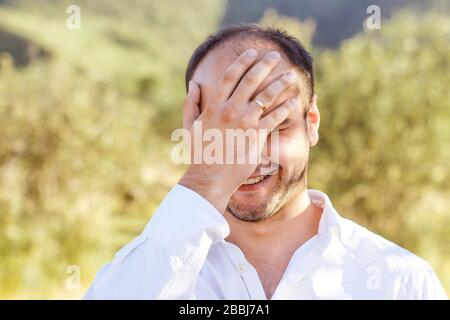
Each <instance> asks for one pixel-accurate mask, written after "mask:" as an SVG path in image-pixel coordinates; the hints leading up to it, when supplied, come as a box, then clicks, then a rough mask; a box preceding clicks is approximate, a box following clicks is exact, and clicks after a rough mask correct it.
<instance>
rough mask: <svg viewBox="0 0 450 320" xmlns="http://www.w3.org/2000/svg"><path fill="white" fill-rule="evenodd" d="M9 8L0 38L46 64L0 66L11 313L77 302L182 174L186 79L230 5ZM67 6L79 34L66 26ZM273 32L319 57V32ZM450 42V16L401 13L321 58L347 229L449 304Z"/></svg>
mask: <svg viewBox="0 0 450 320" xmlns="http://www.w3.org/2000/svg"><path fill="white" fill-rule="evenodd" d="M6 3H9V5H7V6H0V29H1V28H4V29H6V30H8V32H11V33H14V34H17V35H20V36H22V37H24V38H26V39H30V40H32V41H33V42H34V43H36V44H38V45H39V46H41V47H42V48H43V49H45V51H46V52H49V53H50V55H49V56H48V57H47V58H45V59H39V60H36V61H35V62H33V63H31V64H30V65H29V66H27V67H24V68H20V69H17V68H15V67H14V65H13V62H12V59H11V56H10V55H5V54H3V55H2V56H1V58H0V128H1V129H0V234H1V238H0V298H13V297H20V298H28V297H38V298H79V297H81V296H82V294H83V292H84V290H85V288H86V286H88V285H89V284H90V282H91V281H92V280H93V277H94V275H95V272H96V271H97V270H98V268H99V267H100V266H101V265H102V264H103V263H105V262H107V261H109V260H110V259H111V258H112V255H113V253H114V252H115V251H116V250H117V249H118V248H120V247H121V246H123V245H124V244H125V243H126V242H127V241H129V240H130V239H131V238H133V237H134V236H135V235H136V234H137V233H139V232H140V231H141V230H142V228H143V227H144V225H145V223H146V222H147V221H148V219H149V218H150V217H151V214H152V212H153V211H154V210H155V208H156V207H157V206H158V204H159V202H160V201H161V199H162V198H163V197H164V195H165V193H166V192H167V190H168V189H169V188H170V187H171V186H172V185H173V184H174V183H176V181H177V178H178V177H179V176H180V175H181V173H182V171H183V168H182V167H176V166H174V165H172V164H171V162H170V160H169V159H170V158H169V154H170V148H171V146H172V145H171V144H170V132H171V130H172V129H173V128H175V127H177V126H179V125H180V124H181V107H180V106H181V101H182V99H183V96H184V92H185V89H184V80H183V72H184V68H185V66H186V62H187V59H188V58H189V56H190V54H191V52H192V50H193V49H194V48H195V47H196V45H197V44H198V43H199V42H200V41H201V40H202V39H203V38H204V37H205V36H206V35H207V34H208V33H210V32H212V31H214V30H216V29H217V28H218V26H219V25H220V19H221V17H222V16H223V13H224V8H225V3H224V1H221V0H215V1H210V0H201V1H195V2H192V1H185V0H183V1H177V0H169V1H164V2H160V1H144V0H134V1H127V2H125V1H123V2H122V1H114V2H112V1H108V2H107V3H108V5H105V2H104V1H101V0H89V1H87V0H83V1H81V0H80V1H54V0H40V1H36V2H33V3H30V2H29V1H17V0H15V1H12V0H10V1H6ZM68 4H79V5H80V7H81V8H82V29H81V30H74V31H70V30H68V29H67V28H66V27H65V22H66V18H67V15H66V13H65V9H66V7H67V5H68ZM261 23H263V24H268V25H272V26H282V27H284V28H286V29H287V30H289V31H290V32H292V33H293V34H294V35H296V36H297V37H299V38H300V39H301V40H302V41H303V42H304V43H305V44H306V45H307V46H308V47H309V48H311V43H312V38H313V34H314V28H315V24H314V22H313V21H312V20H306V21H303V22H299V21H298V20H296V19H293V18H287V17H283V16H279V15H278V14H277V13H276V12H275V11H273V10H272V11H270V10H269V11H266V14H265V15H264V17H263V18H262V20H261ZM449 38H450V18H448V17H447V16H445V15H441V14H438V13H435V12H428V13H426V14H423V15H417V14H413V13H411V12H408V11H405V12H402V13H399V14H397V15H394V16H393V18H392V19H391V20H390V21H389V22H387V23H383V25H382V29H381V30H366V31H363V32H361V33H360V34H358V35H356V36H355V37H353V38H352V39H349V40H347V41H345V42H344V43H342V45H341V46H340V47H339V48H338V49H336V50H327V49H321V50H318V49H314V48H311V49H312V50H313V55H314V57H315V59H316V61H315V67H316V79H317V80H316V83H317V92H318V94H319V108H320V110H321V115H322V125H321V128H320V134H321V140H320V142H319V145H318V146H317V147H315V148H314V149H313V151H312V159H311V167H310V178H309V181H310V184H311V187H314V188H318V189H321V190H323V191H325V192H327V193H328V194H329V195H330V197H331V199H332V200H333V202H334V203H335V206H336V207H337V209H338V210H339V211H340V212H341V213H342V214H343V215H344V216H347V217H350V218H352V219H354V220H356V221H357V222H359V223H361V224H363V225H365V226H367V227H368V228H369V229H371V230H373V231H375V232H378V233H381V234H382V235H384V236H385V237H387V238H388V239H390V240H393V241H394V242H397V243H400V244H401V245H403V246H405V247H406V248H407V249H409V250H411V251H413V252H414V253H416V254H418V255H420V256H422V257H424V258H425V259H427V260H428V261H429V262H430V263H431V265H432V266H433V267H434V269H435V270H436V271H437V273H438V275H439V276H440V279H441V281H442V282H443V283H444V284H445V286H446V289H447V292H450V250H449V246H448V243H449V235H450V214H449V213H448V211H447V210H446V208H447V207H448V206H449V204H450V203H449V202H450V201H449V199H450V198H449V195H450V185H449V182H448V181H449V167H448V163H449V162H450V149H449V148H448V146H449V142H450V141H449V137H450V132H449V130H450V126H449V124H450V114H449V112H450V105H449V104H450V97H449V91H448V83H450V81H449V80H450V73H449V72H448V71H449V63H450V56H449V52H450V50H449V49H450V48H449V41H448V39H449ZM0 41H1V39H0ZM70 265H77V266H79V267H80V270H81V287H80V288H79V289H72V290H71V289H70V288H68V286H67V284H66V281H67V278H68V274H67V267H68V266H70Z"/></svg>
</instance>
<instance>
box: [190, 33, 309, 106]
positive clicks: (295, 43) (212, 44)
mask: <svg viewBox="0 0 450 320" xmlns="http://www.w3.org/2000/svg"><path fill="white" fill-rule="evenodd" d="M237 37H242V38H253V39H259V40H264V41H267V42H270V43H272V44H274V45H276V46H277V47H278V48H279V49H280V50H281V51H282V52H283V53H284V54H285V55H286V56H287V57H288V59H289V61H290V62H291V63H292V64H293V65H295V66H296V67H298V68H299V69H300V70H301V71H302V72H303V73H304V75H305V78H306V83H307V86H308V87H309V88H308V91H309V92H308V94H307V96H308V100H311V98H312V96H313V95H314V75H313V58H312V57H311V54H310V53H309V52H308V51H307V50H306V49H305V47H304V46H303V45H302V44H301V42H300V41H299V40H298V39H297V38H295V37H293V36H291V35H289V34H288V33H287V32H286V31H284V30H281V29H275V28H270V27H262V26H260V25H257V24H240V25H235V26H231V27H228V28H225V29H222V30H219V31H218V32H216V33H214V34H212V35H210V36H209V37H208V38H207V39H206V40H205V41H203V42H202V43H201V44H200V45H199V46H198V47H197V49H195V51H194V53H193V54H192V56H191V58H190V59H189V63H188V66H187V69H186V73H185V84H186V90H187V88H188V83H189V81H190V80H191V79H192V76H193V75H194V72H195V69H196V68H197V67H198V65H199V64H200V62H201V61H202V59H203V58H204V57H205V56H206V54H207V53H208V52H210V51H211V50H212V49H214V48H216V47H217V46H218V45H219V44H222V43H224V42H226V41H228V40H231V39H234V38H237Z"/></svg>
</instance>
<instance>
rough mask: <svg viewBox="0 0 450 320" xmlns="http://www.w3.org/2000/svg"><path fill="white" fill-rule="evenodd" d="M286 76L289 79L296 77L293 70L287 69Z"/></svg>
mask: <svg viewBox="0 0 450 320" xmlns="http://www.w3.org/2000/svg"><path fill="white" fill-rule="evenodd" d="M286 77H287V78H288V79H289V80H295V79H297V75H296V74H295V72H294V71H289V72H288V73H286Z"/></svg>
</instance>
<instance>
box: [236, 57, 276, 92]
mask: <svg viewBox="0 0 450 320" xmlns="http://www.w3.org/2000/svg"><path fill="white" fill-rule="evenodd" d="M280 59H281V57H280V54H279V53H278V52H276V51H272V52H269V53H268V54H266V55H265V56H264V57H263V58H262V59H261V61H259V62H258V63H256V64H255V65H254V66H253V67H252V68H251V69H250V70H249V71H248V72H247V73H246V74H245V75H244V76H243V77H242V80H241V81H240V82H239V84H238V86H237V88H236V90H235V91H234V93H233V96H232V98H233V99H239V100H240V101H248V100H250V97H251V96H253V94H254V93H255V91H256V90H257V89H258V87H259V86H260V85H261V83H262V82H263V81H264V79H266V78H267V76H268V75H269V74H270V72H271V71H272V70H273V68H275V66H276V65H277V64H278V62H279V61H280Z"/></svg>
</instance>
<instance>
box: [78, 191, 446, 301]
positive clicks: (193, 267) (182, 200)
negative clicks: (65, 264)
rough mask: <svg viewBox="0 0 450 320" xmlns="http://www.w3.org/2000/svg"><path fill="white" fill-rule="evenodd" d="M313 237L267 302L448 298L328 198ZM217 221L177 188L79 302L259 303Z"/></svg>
mask: <svg viewBox="0 0 450 320" xmlns="http://www.w3.org/2000/svg"><path fill="white" fill-rule="evenodd" d="M308 192H309V196H310V198H311V200H312V201H313V202H314V203H315V204H316V205H319V206H321V207H322V208H323V213H322V217H321V220H320V224H319V230H318V234H317V235H315V236H314V237H313V238H311V239H310V240H308V241H307V242H306V243H305V244H303V245H302V246H301V247H299V248H298V249H297V250H296V251H295V253H294V254H293V256H292V258H291V260H290V262H289V265H288V267H287V269H286V271H285V273H284V275H283V277H282V279H281V281H280V283H279V285H278V287H277V288H276V290H275V292H274V294H273V296H272V299H447V297H446V294H445V292H444V290H443V288H442V286H441V284H440V283H439V280H438V279H437V277H436V275H435V274H434V272H433V270H432V269H431V268H430V266H429V265H428V263H427V262H425V261H424V260H422V259H421V258H419V257H417V256H415V255H413V254H412V253H410V252H408V251H407V250H405V249H402V248H400V247H399V246H397V245H395V244H394V243H392V242H389V241H387V240H385V239H383V238H382V237H380V236H378V235H376V234H374V233H372V232H370V231H368V230H367V229H365V228H363V227H361V226H359V225H357V224H356V223H354V222H352V221H350V220H347V219H344V218H342V217H340V216H339V214H338V213H337V212H336V210H335V209H334V208H333V206H332V204H331V202H330V200H329V199H328V197H327V196H326V195H325V194H324V193H322V192H319V191H315V190H308ZM229 232H230V230H229V226H228V223H227V221H226V220H225V218H224V217H223V215H222V214H221V213H220V212H218V211H217V209H216V208H215V207H214V206H212V205H211V204H210V203H209V202H208V201H207V200H205V199H204V198H202V197H201V196H200V195H198V194H197V193H195V192H194V191H192V190H190V189H188V188H185V187H183V186H181V185H176V186H175V187H174V188H173V189H172V190H171V191H170V192H169V194H168V195H167V196H166V198H165V199H164V201H163V202H162V203H161V205H160V207H159V208H158V209H157V211H156V212H155V213H154V215H153V217H152V219H151V220H150V222H149V223H148V224H147V226H146V227H145V229H144V231H143V232H142V233H141V234H140V235H139V236H138V237H137V238H135V239H134V240H133V241H131V242H130V243H129V244H127V245H126V246H125V247H124V248H122V249H121V250H120V251H118V252H117V254H116V255H115V257H114V260H113V261H112V262H111V263H109V264H107V265H105V266H104V267H103V268H102V269H101V270H100V271H99V272H98V273H97V276H96V279H95V281H94V283H93V285H92V286H91V288H90V289H89V291H88V292H87V294H86V296H85V299H266V296H265V293H264V290H263V287H262V284H261V281H260V279H259V277H258V273H257V272H256V270H255V268H254V267H253V266H252V265H251V264H250V263H249V262H248V261H247V260H246V258H245V256H244V254H243V252H242V251H241V250H240V249H239V247H237V246H236V245H234V244H232V243H229V242H226V241H225V240H224V239H225V238H226V237H227V236H228V234H229Z"/></svg>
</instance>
